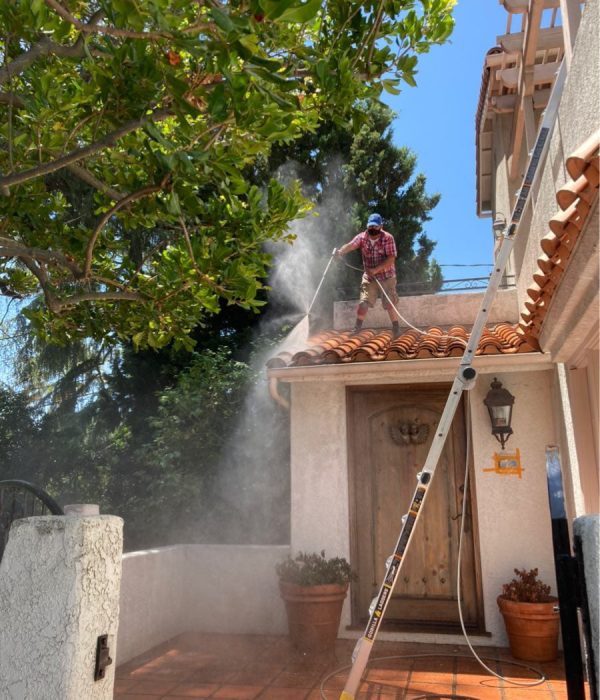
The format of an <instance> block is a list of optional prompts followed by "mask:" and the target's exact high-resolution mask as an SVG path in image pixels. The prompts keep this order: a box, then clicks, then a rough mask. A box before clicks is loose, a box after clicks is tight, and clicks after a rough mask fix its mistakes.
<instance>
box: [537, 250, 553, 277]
mask: <svg viewBox="0 0 600 700" xmlns="http://www.w3.org/2000/svg"><path fill="white" fill-rule="evenodd" d="M537 266H538V267H539V268H540V270H541V271H542V272H543V273H544V274H545V275H547V274H549V273H550V272H552V268H553V267H554V263H553V262H552V260H551V258H549V257H548V256H547V255H546V254H545V253H544V254H543V255H540V257H539V258H538V259H537Z"/></svg>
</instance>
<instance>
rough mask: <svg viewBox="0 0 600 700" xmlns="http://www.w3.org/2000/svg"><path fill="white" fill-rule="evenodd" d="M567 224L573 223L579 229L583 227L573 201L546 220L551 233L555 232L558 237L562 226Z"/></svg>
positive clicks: (560, 234) (562, 230)
mask: <svg viewBox="0 0 600 700" xmlns="http://www.w3.org/2000/svg"><path fill="white" fill-rule="evenodd" d="M577 201H579V200H577ZM567 224H574V225H575V226H577V228H578V229H579V230H580V231H581V229H582V227H583V222H582V220H581V216H580V215H579V214H578V212H577V208H576V206H575V203H573V204H571V206H570V207H567V208H566V209H565V210H564V211H559V212H558V213H557V214H555V215H554V216H553V217H552V218H551V219H550V221H549V222H548V226H549V227H550V230H551V231H552V233H555V234H556V235H557V236H558V237H559V238H560V236H562V234H563V233H564V228H565V226H566V225H567ZM544 252H546V251H544Z"/></svg>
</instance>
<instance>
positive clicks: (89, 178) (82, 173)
mask: <svg viewBox="0 0 600 700" xmlns="http://www.w3.org/2000/svg"><path fill="white" fill-rule="evenodd" d="M67 169H68V170H70V171H71V172H72V173H73V175H76V176H77V177H78V178H79V179H80V180H83V181H84V182H87V184H88V185H91V186H92V187H95V188H96V189H97V190H98V191H99V192H102V193H103V194H107V195H108V196H109V197H110V198H111V199H114V200H115V201H117V202H119V201H120V200H121V199H123V198H124V197H125V196H126V195H125V194H122V193H121V192H117V190H114V189H113V188H112V187H110V186H109V185H107V184H105V183H104V182H102V181H101V180H98V178H97V177H96V176H95V175H93V174H92V173H91V172H90V171H89V170H86V169H85V168H82V167H81V166H80V165H76V164H75V163H72V164H71V165H67Z"/></svg>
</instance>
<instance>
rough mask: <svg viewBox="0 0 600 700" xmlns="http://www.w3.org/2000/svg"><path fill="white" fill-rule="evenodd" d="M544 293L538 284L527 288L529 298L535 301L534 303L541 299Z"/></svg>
mask: <svg viewBox="0 0 600 700" xmlns="http://www.w3.org/2000/svg"><path fill="white" fill-rule="evenodd" d="M541 293H542V290H541V289H540V287H539V285H538V284H536V283H535V282H534V283H533V284H532V285H530V286H529V287H527V296H528V297H529V298H530V299H533V301H537V299H539V298H540V294H541Z"/></svg>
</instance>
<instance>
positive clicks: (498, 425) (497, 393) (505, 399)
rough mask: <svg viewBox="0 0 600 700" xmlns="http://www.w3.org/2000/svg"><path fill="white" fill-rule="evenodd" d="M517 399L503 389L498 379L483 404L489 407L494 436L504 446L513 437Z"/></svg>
mask: <svg viewBox="0 0 600 700" xmlns="http://www.w3.org/2000/svg"><path fill="white" fill-rule="evenodd" d="M514 402H515V397H514V396H513V395H512V394H511V393H510V391H508V390H507V389H503V388H502V382H499V381H498V380H497V379H496V377H494V381H493V382H492V388H491V389H490V390H489V391H488V393H487V396H486V397H485V399H484V400H483V403H484V404H485V405H486V406H487V410H488V411H489V414H490V421H491V422H492V435H494V436H495V437H496V440H498V442H499V443H500V444H501V445H502V449H504V445H505V443H506V441H507V440H508V438H509V437H510V436H511V435H512V432H513V429H512V428H511V427H510V424H511V421H512V409H513V404H514Z"/></svg>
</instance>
